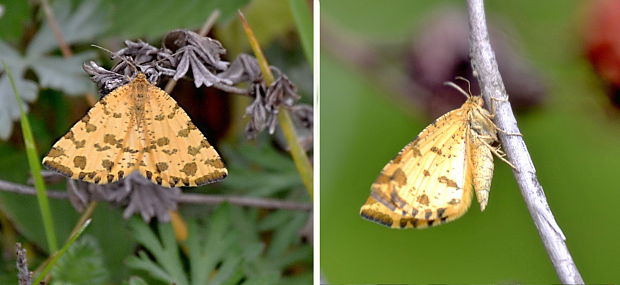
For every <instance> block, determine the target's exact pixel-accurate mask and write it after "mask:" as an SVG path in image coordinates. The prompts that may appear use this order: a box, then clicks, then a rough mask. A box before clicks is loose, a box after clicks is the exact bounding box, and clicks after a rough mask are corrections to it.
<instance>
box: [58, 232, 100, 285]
mask: <svg viewBox="0 0 620 285" xmlns="http://www.w3.org/2000/svg"><path fill="white" fill-rule="evenodd" d="M52 277H53V279H52V280H54V281H53V282H52V284H72V285H81V284H84V285H97V284H104V283H105V282H106V281H107V280H108V278H109V274H108V272H107V270H106V267H105V265H104V262H103V255H102V253H101V249H100V248H99V245H98V243H97V241H96V240H95V239H94V238H93V237H91V236H83V237H82V238H81V239H80V240H78V241H77V242H76V243H74V244H73V245H72V246H71V248H69V250H68V251H67V252H66V253H65V255H64V256H62V257H61V258H60V259H59V260H58V262H57V263H56V266H54V268H53V269H52Z"/></svg>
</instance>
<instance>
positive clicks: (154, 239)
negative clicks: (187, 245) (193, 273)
mask: <svg viewBox="0 0 620 285" xmlns="http://www.w3.org/2000/svg"><path fill="white" fill-rule="evenodd" d="M131 227H132V229H133V232H134V237H135V238H136V240H137V241H138V242H139V243H140V244H142V245H143V246H144V247H145V248H146V249H147V250H148V251H149V252H150V253H151V254H152V255H153V256H154V257H155V260H151V259H150V258H149V257H148V255H147V254H146V253H145V252H143V251H142V252H140V254H139V257H135V256H132V257H131V258H130V259H129V260H128V265H129V266H130V267H133V268H136V269H141V270H145V271H148V272H149V273H150V274H151V275H153V277H155V278H157V279H159V280H161V281H164V282H168V283H175V284H178V285H188V284H189V282H188V280H187V277H186V274H185V272H184V269H183V265H182V262H181V259H180V256H179V248H178V246H177V244H176V240H175V237H174V232H173V231H172V226H171V225H170V224H159V225H158V230H159V236H158V235H157V234H156V233H155V232H153V231H151V229H150V228H149V227H148V225H147V224H146V223H144V222H143V221H142V220H140V219H138V218H133V219H132V220H131Z"/></svg>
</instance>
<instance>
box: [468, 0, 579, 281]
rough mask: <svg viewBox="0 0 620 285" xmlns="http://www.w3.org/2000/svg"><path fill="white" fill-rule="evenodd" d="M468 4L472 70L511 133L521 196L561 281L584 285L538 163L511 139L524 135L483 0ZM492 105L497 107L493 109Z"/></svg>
mask: <svg viewBox="0 0 620 285" xmlns="http://www.w3.org/2000/svg"><path fill="white" fill-rule="evenodd" d="M467 4H468V9H469V25H470V29H471V32H470V45H471V47H470V48H471V50H470V55H471V59H472V67H473V69H474V71H475V74H477V78H478V82H479V84H480V88H481V90H482V95H483V96H484V99H485V102H486V104H487V106H494V108H493V109H494V110H495V118H494V121H495V124H497V126H498V127H499V128H500V129H502V130H504V131H505V132H506V133H509V134H506V133H504V132H498V134H499V137H500V139H501V141H502V146H503V147H504V150H505V151H506V154H507V155H508V159H509V160H510V162H511V163H512V164H514V165H515V166H516V169H514V170H513V173H514V176H515V178H516V181H517V184H518V185H519V188H520V189H521V194H522V195H523V198H524V200H525V203H526V205H527V208H528V210H529V212H530V215H531V216H532V220H533V221H534V224H535V225H536V229H537V230H538V234H539V235H540V238H541V239H542V241H543V244H544V246H545V248H546V249H547V254H548V255H549V258H550V259H551V262H552V263H553V266H554V267H555V271H556V273H557V275H558V277H559V279H560V281H561V282H562V283H565V284H583V283H584V282H583V279H582V278H581V275H580V274H579V271H578V270H577V266H576V265H575V263H574V262H573V258H572V256H571V255H570V252H569V251H568V248H567V247H566V242H565V240H566V237H565V236H564V234H563V233H562V229H560V226H559V225H558V224H557V222H556V221H555V218H554V217H553V213H552V212H551V209H550V208H549V204H548V203H547V198H546V197H545V192H544V191H543V188H542V186H541V185H540V183H539V182H538V178H537V177H536V170H535V169H534V163H533V162H532V159H531V157H530V155H529V153H528V151H527V147H526V145H525V142H524V141H523V137H522V136H519V135H510V133H515V134H516V133H520V132H519V128H518V127H517V121H516V119H515V117H514V114H513V113H512V108H511V106H510V102H509V101H508V94H506V89H505V87H504V83H503V82H502V77H501V75H500V73H499V69H498V67H497V61H496V60H495V53H494V52H493V48H492V47H491V43H490V41H489V33H488V31H487V26H486V19H485V14H484V3H483V0H467ZM491 103H492V104H493V105H490V104H491Z"/></svg>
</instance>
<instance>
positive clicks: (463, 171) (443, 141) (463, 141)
mask: <svg viewBox="0 0 620 285" xmlns="http://www.w3.org/2000/svg"><path fill="white" fill-rule="evenodd" d="M470 108H472V105H469V104H467V103H466V104H464V105H463V107H461V108H459V109H456V110H453V111H451V112H449V113H447V114H445V115H443V116H442V117H440V118H438V119H437V120H436V121H435V122H434V123H433V124H431V125H429V126H428V127H427V128H425V129H424V130H423V131H422V132H421V133H420V134H419V135H418V138H417V139H415V140H414V141H413V142H411V143H410V144H409V145H407V146H405V148H403V150H401V152H400V153H399V154H398V155H397V156H396V157H395V158H394V159H393V160H392V161H390V162H389V163H388V164H387V165H386V166H385V167H384V168H383V170H382V171H381V174H380V175H379V177H378V178H377V179H376V181H375V182H374V183H373V184H372V186H371V198H373V199H372V200H371V199H369V200H368V201H367V202H366V204H365V205H364V206H363V207H362V209H361V211H362V212H361V215H362V216H363V217H365V218H366V219H369V220H372V221H374V222H378V223H380V224H383V225H385V226H388V227H394V228H408V227H414V228H424V227H428V226H434V225H439V224H441V223H444V222H448V221H451V220H454V219H456V218H458V217H460V216H462V215H463V214H464V213H465V212H466V211H467V209H468V208H469V206H470V204H471V196H472V188H473V187H472V165H471V162H470V159H469V157H470V156H471V153H470V152H471V149H470V147H469V144H470V142H471V140H470V133H471V130H470V128H469V117H468V113H469V111H470ZM491 158H492V157H491ZM375 202H378V203H380V204H382V205H384V206H385V207H384V208H381V207H379V206H378V205H376V203H375ZM379 210H383V212H382V213H383V216H380V217H381V219H380V218H378V217H379V216H378V214H377V213H379ZM387 212H391V213H387ZM388 218H391V219H392V220H391V221H392V222H385V221H389V220H390V219H388ZM397 219H398V220H397ZM403 221H405V222H403Z"/></svg>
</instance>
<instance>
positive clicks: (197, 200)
mask: <svg viewBox="0 0 620 285" xmlns="http://www.w3.org/2000/svg"><path fill="white" fill-rule="evenodd" d="M0 191H7V192H13V193H18V194H24V195H35V194H36V190H35V189H34V188H32V187H29V186H27V185H22V184H17V183H12V182H8V181H3V180H0ZM46 194H47V196H48V197H50V198H54V199H68V198H69V196H68V195H67V192H60V191H47V192H46ZM175 200H176V202H178V203H186V204H206V205H217V204H221V203H230V204H233V205H237V206H245V207H257V208H265V209H281V210H294V211H310V210H312V204H310V203H298V202H293V201H285V200H278V199H268V198H259V197H246V196H231V195H205V194H191V193H186V194H181V195H179V196H177V197H176V198H175ZM83 216H84V215H83Z"/></svg>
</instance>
